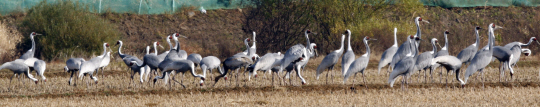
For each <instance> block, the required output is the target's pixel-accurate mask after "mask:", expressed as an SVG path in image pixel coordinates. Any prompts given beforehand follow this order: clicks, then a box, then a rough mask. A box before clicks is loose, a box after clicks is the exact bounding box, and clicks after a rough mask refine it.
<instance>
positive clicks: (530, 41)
mask: <svg viewBox="0 0 540 107" xmlns="http://www.w3.org/2000/svg"><path fill="white" fill-rule="evenodd" d="M532 42H533V40H532V39H531V40H529V43H527V44H520V46H529V45H531V43H532Z"/></svg>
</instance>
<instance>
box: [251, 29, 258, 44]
mask: <svg viewBox="0 0 540 107" xmlns="http://www.w3.org/2000/svg"><path fill="white" fill-rule="evenodd" d="M255 36H256V35H255V32H253V45H251V48H257V45H255V43H256V42H257V41H256V40H255Z"/></svg>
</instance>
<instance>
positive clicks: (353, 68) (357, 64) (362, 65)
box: [343, 36, 377, 88]
mask: <svg viewBox="0 0 540 107" xmlns="http://www.w3.org/2000/svg"><path fill="white" fill-rule="evenodd" d="M370 40H377V39H370V38H369V36H366V37H364V40H363V41H364V44H365V45H366V53H365V54H364V55H362V56H360V58H358V59H356V60H354V62H353V63H352V64H351V65H350V67H349V68H348V70H347V72H345V75H343V84H345V83H346V82H347V79H348V78H349V77H350V76H351V75H353V74H354V76H355V78H356V74H357V73H358V72H360V73H362V79H363V80H364V86H366V88H367V84H366V78H365V76H364V74H365V73H364V71H365V69H366V68H367V65H368V63H369V56H370V55H371V50H370V49H369V44H368V41H370ZM352 84H353V87H354V79H353V83H352Z"/></svg>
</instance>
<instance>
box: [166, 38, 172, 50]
mask: <svg viewBox="0 0 540 107" xmlns="http://www.w3.org/2000/svg"><path fill="white" fill-rule="evenodd" d="M167 43H169V51H171V50H173V46H172V43H171V40H167Z"/></svg>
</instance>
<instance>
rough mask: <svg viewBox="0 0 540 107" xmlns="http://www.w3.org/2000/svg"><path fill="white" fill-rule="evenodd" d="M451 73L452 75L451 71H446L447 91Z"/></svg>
mask: <svg viewBox="0 0 540 107" xmlns="http://www.w3.org/2000/svg"><path fill="white" fill-rule="evenodd" d="M441 69H442V68H441ZM449 73H450V70H448V69H447V71H446V89H448V75H449Z"/></svg>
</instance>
